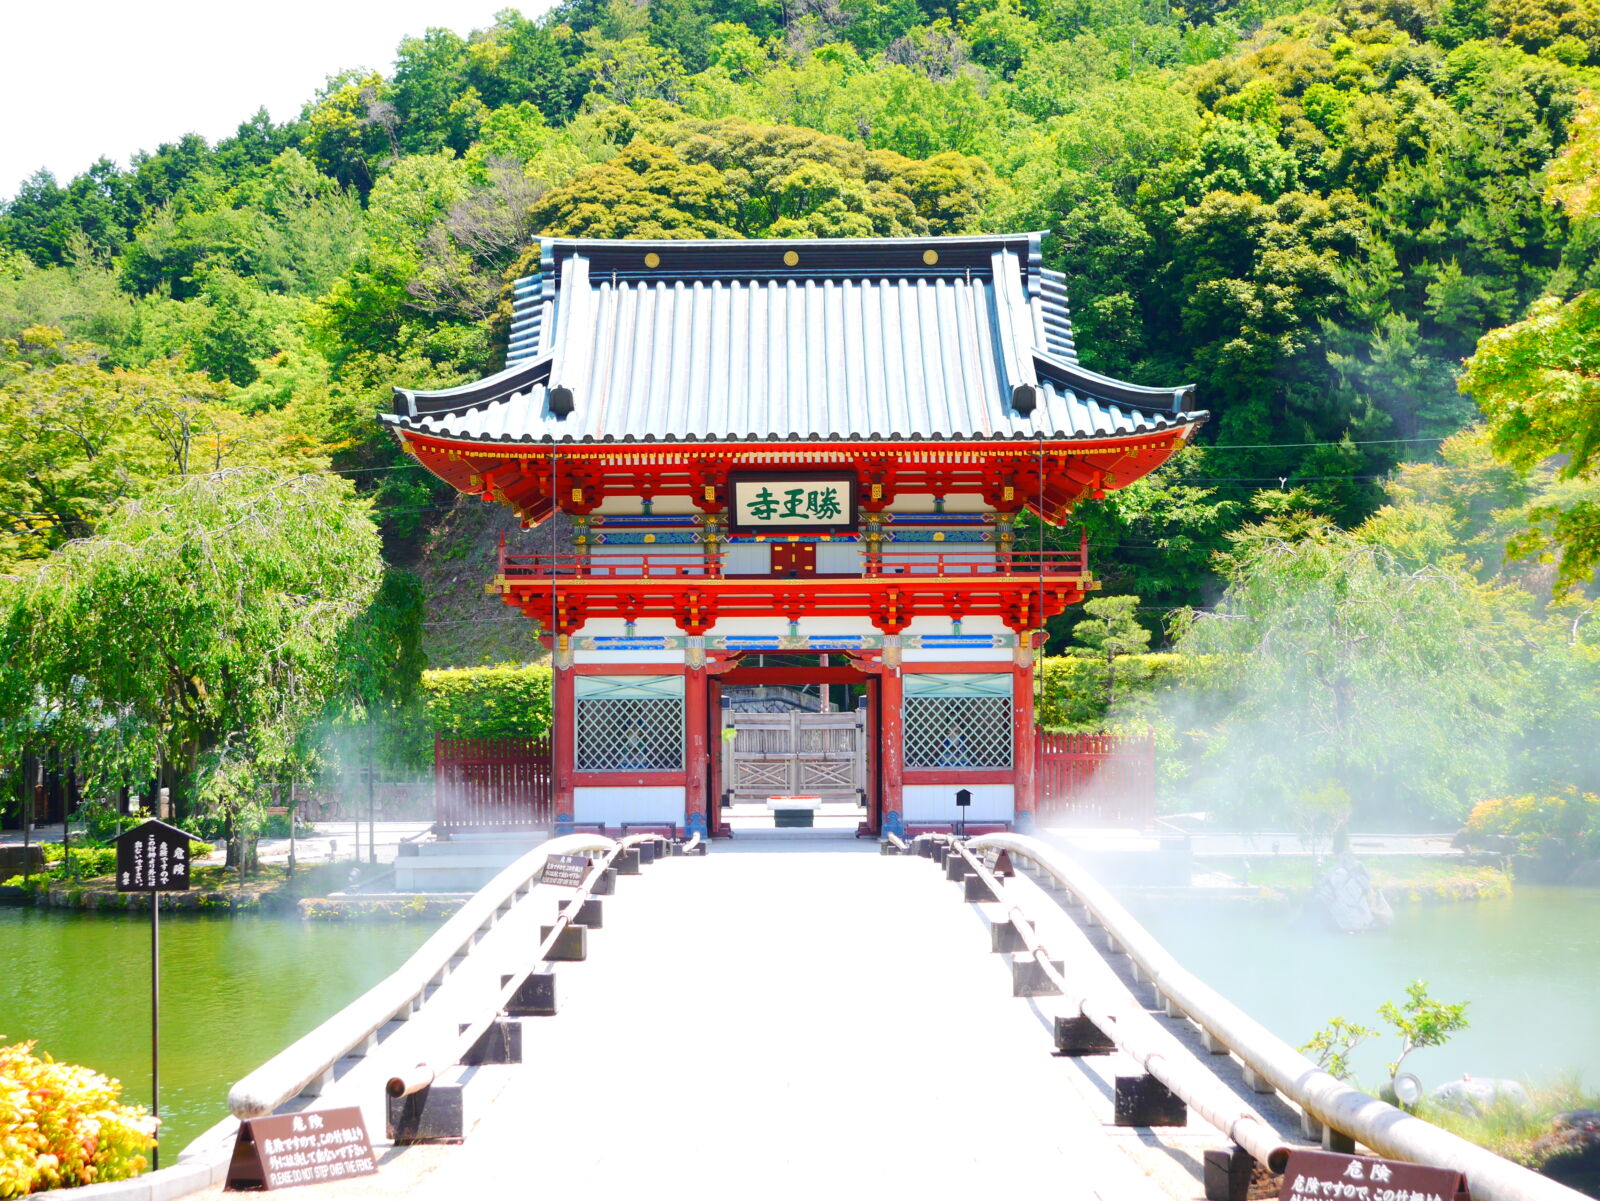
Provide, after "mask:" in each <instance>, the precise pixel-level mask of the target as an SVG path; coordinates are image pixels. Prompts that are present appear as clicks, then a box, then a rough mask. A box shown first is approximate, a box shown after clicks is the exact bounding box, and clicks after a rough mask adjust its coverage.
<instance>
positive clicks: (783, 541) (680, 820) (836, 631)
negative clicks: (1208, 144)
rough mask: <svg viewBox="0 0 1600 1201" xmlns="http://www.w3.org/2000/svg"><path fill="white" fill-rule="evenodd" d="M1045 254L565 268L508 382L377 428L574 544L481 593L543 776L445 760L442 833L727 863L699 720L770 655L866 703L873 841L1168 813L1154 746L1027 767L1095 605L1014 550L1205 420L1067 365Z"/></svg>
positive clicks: (544, 246)
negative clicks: (518, 672)
mask: <svg viewBox="0 0 1600 1201" xmlns="http://www.w3.org/2000/svg"><path fill="white" fill-rule="evenodd" d="M1042 237H1043V235H1041V234H1039V233H1017V234H995V235H982V236H975V237H948V238H814V239H812V238H807V239H775V240H748V241H747V240H729V241H722V240H714V239H713V240H661V241H655V240H634V239H623V240H591V239H573V238H548V239H544V240H543V241H542V243H541V246H540V257H539V269H538V272H537V273H536V274H534V275H530V276H527V277H525V278H523V279H520V280H517V281H516V282H515V283H514V284H513V285H512V292H513V297H512V305H511V307H512V313H511V325H510V337H509V341H508V345H507V353H506V360H505V367H504V368H503V369H502V370H496V371H494V372H492V373H491V374H489V375H486V376H485V377H484V378H482V379H481V380H479V381H477V382H476V383H472V384H466V385H463V386H459V387H452V388H448V389H443V390H417V389H411V388H404V387H401V388H397V389H396V390H395V411H394V412H393V413H390V414H386V415H385V416H384V418H383V419H384V421H385V422H386V423H387V424H388V425H389V426H390V428H391V429H392V430H393V432H394V436H395V437H396V438H397V439H398V440H399V442H400V444H401V445H402V446H403V447H404V449H405V450H406V452H407V453H409V454H411V455H413V456H414V457H415V459H416V461H417V463H418V464H420V465H421V466H423V467H424V468H426V469H427V470H428V471H430V472H432V473H433V474H434V475H435V476H437V477H438V478H439V479H440V480H442V481H444V482H445V483H447V484H449V485H450V486H451V487H453V488H454V489H456V490H457V491H458V492H459V493H461V494H462V495H464V496H472V497H477V498H479V499H481V500H482V501H484V502H486V503H489V504H499V505H504V506H506V507H507V508H509V509H511V510H512V511H513V512H515V513H516V514H517V516H518V517H519V518H521V520H522V523H523V526H524V528H531V527H533V526H536V525H539V524H541V523H543V522H545V521H547V520H549V519H551V518H552V517H553V516H554V515H555V514H556V513H558V512H559V513H561V514H563V515H564V518H565V521H566V523H567V524H568V528H569V529H570V531H571V532H570V542H563V541H560V540H557V541H545V542H544V544H543V545H542V546H541V545H539V544H537V543H536V542H535V541H534V540H531V539H523V540H521V542H522V544H521V545H520V546H519V545H516V542H517V541H518V539H516V537H515V536H514V537H513V540H512V544H511V545H508V546H504V547H503V548H502V550H501V553H500V555H499V558H498V563H497V568H498V570H496V571H495V573H494V576H493V578H492V579H491V580H490V581H489V582H488V589H489V590H490V591H492V592H494V593H497V594H498V595H499V596H500V598H501V600H502V601H503V602H504V603H505V604H507V605H509V606H511V607H512V608H514V609H515V610H517V611H518V612H520V613H522V614H523V615H524V616H525V617H527V618H528V619H529V621H530V622H531V623H533V626H534V629H535V631H536V634H537V637H538V638H539V640H540V642H541V643H542V644H543V645H544V646H545V647H547V648H548V649H549V651H550V653H551V661H552V668H553V671H554V685H553V695H552V703H553V717H552V721H553V730H554V733H553V735H552V743H553V747H552V750H553V755H554V763H553V771H552V770H551V769H548V768H545V767H544V766H543V763H542V762H541V763H540V764H539V765H537V766H535V765H532V764H530V765H528V766H527V767H526V768H522V767H514V766H513V765H512V764H510V763H508V762H506V761H504V760H503V758H502V757H500V750H499V749H494V748H481V747H480V748H478V750H477V751H470V750H469V751H463V752H461V753H460V754H456V752H454V751H452V752H450V756H454V757H450V756H444V757H443V758H442V759H441V775H440V779H441V782H442V784H441V798H442V799H441V803H442V804H443V805H444V806H445V807H446V809H447V812H445V813H444V815H443V817H442V820H443V821H445V822H447V823H449V824H457V823H459V822H460V821H463V820H465V818H466V817H469V816H470V817H472V818H473V819H474V820H477V821H481V822H484V823H487V824H490V825H514V824H528V823H532V822H537V821H542V820H543V815H544V814H545V813H547V812H548V814H549V816H550V823H551V827H552V828H554V829H572V828H573V827H575V826H580V825H581V826H604V827H607V828H612V829H615V828H618V827H619V826H620V825H623V824H630V825H646V824H648V825H650V826H653V827H655V826H668V825H670V826H671V827H672V828H674V829H676V828H680V827H681V828H682V829H684V830H685V831H687V832H690V833H697V834H700V835H702V836H705V837H710V836H712V835H713V834H714V833H716V832H717V831H716V830H715V829H714V828H713V827H714V826H716V824H717V823H716V820H715V819H716V812H715V809H714V803H715V799H716V798H715V790H714V789H713V788H712V785H711V777H712V776H713V775H714V774H715V770H716V768H715V762H716V760H717V757H718V754H719V751H720V746H719V744H716V743H714V742H713V730H712V724H713V723H714V722H715V721H716V720H717V715H716V713H715V712H713V711H712V710H711V709H710V706H709V704H708V697H709V695H710V693H711V692H712V691H714V690H715V688H716V686H717V681H719V680H721V679H722V678H723V677H724V676H725V675H728V676H731V673H733V672H735V671H737V670H739V669H738V666H737V665H738V664H739V663H740V662H741V661H742V660H741V656H744V655H747V654H752V653H757V654H767V653H776V654H797V655H806V656H818V655H827V656H834V655H840V656H844V658H845V660H846V661H848V663H849V664H850V666H851V668H852V669H853V670H855V671H859V672H860V673H861V674H862V676H863V677H866V678H870V679H871V680H872V681H874V683H875V693H874V698H873V702H872V708H873V711H874V713H873V718H872V720H873V721H874V723H875V724H874V730H875V736H874V739H873V744H872V745H873V746H874V747H875V748H876V749H877V754H876V758H875V763H874V766H873V768H872V770H871V771H870V773H869V778H868V780H867V781H866V783H867V787H865V788H863V789H862V790H861V792H862V795H863V801H862V803H861V808H862V810H863V819H864V820H863V824H864V826H865V827H866V829H867V831H868V832H870V833H874V834H878V833H904V832H905V831H906V830H908V829H909V828H911V827H913V826H917V825H929V824H938V823H945V824H948V823H949V822H951V821H953V820H955V821H971V822H980V821H981V822H989V823H1000V824H1005V825H1008V826H1011V827H1013V828H1017V829H1026V828H1027V827H1028V826H1029V825H1030V824H1032V823H1033V821H1034V819H1035V808H1036V799H1037V800H1038V802H1039V804H1041V805H1042V806H1044V809H1045V812H1044V813H1043V814H1041V816H1047V817H1049V818H1051V819H1053V820H1056V821H1060V820H1062V818H1063V817H1064V816H1072V817H1073V818H1077V817H1078V816H1079V814H1080V813H1082V814H1084V815H1085V817H1086V818H1088V819H1092V820H1099V821H1107V820H1124V821H1125V820H1135V821H1143V820H1147V819H1148V818H1149V817H1150V816H1151V815H1153V805H1152V802H1151V799H1150V785H1151V781H1152V778H1153V773H1152V772H1151V771H1150V770H1149V768H1148V767H1147V766H1146V767H1140V766H1137V765H1135V764H1136V763H1145V764H1147V763H1148V760H1149V752H1148V748H1146V749H1145V750H1144V751H1142V752H1140V753H1139V754H1134V755H1132V757H1131V758H1130V757H1129V755H1126V754H1123V753H1122V752H1120V751H1116V752H1112V751H1107V749H1106V746H1108V745H1109V744H1103V745H1098V744H1097V745H1090V744H1087V743H1086V744H1083V745H1081V746H1077V745H1069V744H1065V743H1060V742H1059V741H1056V740H1052V739H1045V740H1043V741H1041V740H1039V739H1037V738H1035V737H1034V721H1035V715H1034V704H1033V701H1034V698H1033V688H1034V683H1033V678H1032V674H1033V668H1034V664H1035V659H1036V656H1037V655H1038V654H1039V653H1040V652H1041V651H1042V649H1043V644H1044V630H1045V629H1046V627H1047V624H1048V622H1049V620H1050V619H1051V618H1052V617H1055V616H1058V615H1059V614H1061V613H1063V612H1065V611H1066V610H1067V609H1068V608H1069V607H1070V606H1072V605H1075V604H1077V603H1079V602H1080V601H1082V600H1083V599H1084V598H1085V597H1086V596H1088V595H1089V594H1090V593H1092V592H1093V591H1094V590H1095V589H1096V588H1098V586H1099V585H1098V583H1097V582H1096V581H1095V579H1094V577H1093V575H1092V573H1091V572H1090V570H1089V563H1088V553H1087V547H1086V546H1085V545H1084V543H1083V542H1082V540H1080V541H1079V543H1078V545H1077V547H1076V548H1070V547H1057V548H1054V549H1050V548H1047V547H1046V546H1044V545H1043V543H1042V542H1033V540H1032V537H1031V534H1026V533H1024V532H1023V530H1024V527H1023V524H1022V523H1024V522H1026V521H1032V520H1039V521H1042V522H1043V523H1044V524H1045V525H1053V526H1058V527H1059V526H1063V525H1065V524H1066V523H1067V522H1069V521H1070V520H1072V515H1073V513H1074V511H1075V509H1076V506H1077V505H1078V504H1079V503H1080V502H1082V501H1084V500H1087V499H1091V498H1104V497H1105V496H1106V494H1107V493H1108V492H1110V491H1112V490H1115V489H1118V488H1124V487H1127V486H1128V485H1129V484H1132V483H1133V482H1135V481H1136V480H1138V479H1140V478H1142V477H1144V476H1145V475H1147V474H1148V473H1149V472H1151V471H1153V470H1155V469H1156V468H1157V467H1159V466H1160V465H1161V464H1162V463H1164V462H1166V461H1167V460H1168V459H1169V458H1170V457H1171V456H1172V455H1174V454H1175V453H1177V451H1178V450H1179V449H1180V448H1181V447H1182V446H1183V445H1184V444H1185V443H1187V442H1188V441H1189V440H1190V439H1191V438H1192V437H1193V436H1194V434H1195V431H1196V430H1197V429H1198V427H1199V425H1200V423H1201V422H1202V421H1204V420H1205V419H1206V414H1205V413H1203V412H1201V411H1198V410H1197V409H1195V407H1194V393H1193V389H1192V388H1191V387H1190V386H1189V385H1186V384H1180V385H1174V386H1162V387H1157V386H1148V385H1143V384H1135V383H1131V382H1128V381H1123V380H1115V379H1111V378H1108V377H1106V376H1104V375H1101V374H1099V373H1098V372H1095V371H1092V370H1090V369H1088V368H1087V367H1085V366H1084V365H1083V364H1082V363H1080V362H1079V361H1078V352H1077V344H1076V341H1075V339H1074V336H1073V333H1072V322H1071V315H1070V313H1069V311H1068V306H1067V290H1068V283H1069V281H1068V280H1067V279H1066V277H1065V276H1064V275H1062V274H1060V273H1058V272H1055V271H1052V270H1050V269H1048V268H1047V267H1046V266H1045V261H1044V253H1045V251H1044V246H1043V241H1042ZM479 752H481V753H479ZM441 755H442V756H443V755H444V752H443V751H441ZM1140 755H1142V756H1143V758H1142V759H1141V758H1140ZM519 771H520V772H524V775H522V776H515V773H516V772H519ZM508 772H510V773H513V776H514V778H512V777H506V778H502V777H503V776H504V775H505V773H508ZM497 773H499V774H497ZM551 775H553V783H552V782H551V779H550V777H551ZM797 786H798V785H797ZM961 790H965V791H967V793H968V796H967V798H966V799H967V800H968V801H969V802H970V803H969V804H968V805H967V806H963V807H960V809H959V811H958V807H957V806H956V804H955V796H956V794H957V793H958V792H959V791H961ZM1036 794H1037V798H1036Z"/></svg>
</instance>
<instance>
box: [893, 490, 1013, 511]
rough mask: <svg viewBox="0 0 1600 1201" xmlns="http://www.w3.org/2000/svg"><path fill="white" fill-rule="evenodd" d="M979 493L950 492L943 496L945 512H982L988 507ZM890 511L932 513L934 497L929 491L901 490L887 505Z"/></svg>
mask: <svg viewBox="0 0 1600 1201" xmlns="http://www.w3.org/2000/svg"><path fill="white" fill-rule="evenodd" d="M988 507H989V506H988V505H986V504H985V503H984V501H983V496H982V494H981V493H977V492H952V493H950V495H948V496H946V497H945V498H944V511H945V512H946V513H982V512H985V511H986V510H987V509H988ZM889 511H890V512H891V513H933V512H936V511H937V510H936V509H935V507H934V497H933V493H931V492H902V493H900V494H899V495H897V496H896V497H895V498H894V501H893V503H892V504H890V506H889Z"/></svg>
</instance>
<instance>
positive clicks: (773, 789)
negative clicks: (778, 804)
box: [723, 710, 867, 801]
mask: <svg viewBox="0 0 1600 1201" xmlns="http://www.w3.org/2000/svg"><path fill="white" fill-rule="evenodd" d="M729 725H730V726H731V727H732V728H733V730H734V731H735V733H734V737H733V738H732V739H731V740H728V741H725V742H724V743H723V747H724V748H725V749H724V752H723V786H724V787H725V788H727V790H728V792H729V793H730V794H731V797H732V799H733V800H734V801H764V800H766V799H767V798H768V797H773V796H820V797H823V798H825V799H829V800H859V799H861V798H863V797H864V796H865V792H866V778H867V773H866V747H867V740H866V731H865V728H864V716H863V714H862V713H861V712H859V711H856V712H851V713H805V712H801V711H798V710H797V711H794V712H790V713H733V714H731V715H730V718H729Z"/></svg>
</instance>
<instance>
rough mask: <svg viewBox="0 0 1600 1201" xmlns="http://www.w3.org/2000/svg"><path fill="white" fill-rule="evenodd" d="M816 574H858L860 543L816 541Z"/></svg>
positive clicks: (859, 570)
mask: <svg viewBox="0 0 1600 1201" xmlns="http://www.w3.org/2000/svg"><path fill="white" fill-rule="evenodd" d="M817 574H818V575H860V574H861V543H859V542H819V543H817Z"/></svg>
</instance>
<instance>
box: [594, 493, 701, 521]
mask: <svg viewBox="0 0 1600 1201" xmlns="http://www.w3.org/2000/svg"><path fill="white" fill-rule="evenodd" d="M699 511H700V510H699V509H697V508H695V506H694V501H692V500H690V499H689V498H688V497H687V496H658V497H656V498H655V503H654V504H652V505H651V506H650V515H651V516H652V517H656V516H661V515H663V514H671V515H673V516H677V515H679V514H683V513H698V512H699ZM599 512H601V513H616V514H618V515H619V516H623V517H639V516H642V515H643V513H644V503H643V498H641V497H638V496H608V497H606V498H605V499H604V500H602V501H601V502H600V508H599Z"/></svg>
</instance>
